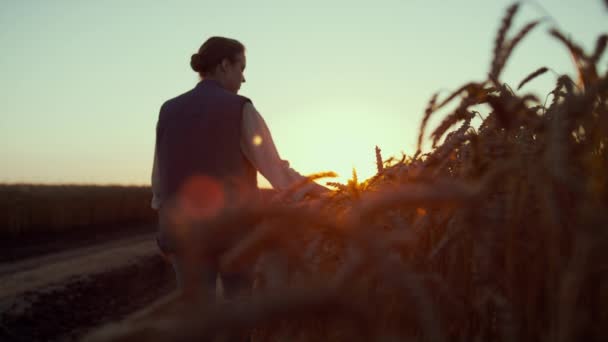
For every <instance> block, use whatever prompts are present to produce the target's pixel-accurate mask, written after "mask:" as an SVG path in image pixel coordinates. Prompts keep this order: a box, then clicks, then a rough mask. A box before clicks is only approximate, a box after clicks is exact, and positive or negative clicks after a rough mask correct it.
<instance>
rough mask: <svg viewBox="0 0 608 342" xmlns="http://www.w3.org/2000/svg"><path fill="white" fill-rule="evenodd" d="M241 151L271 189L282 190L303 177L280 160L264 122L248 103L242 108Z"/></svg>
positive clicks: (284, 161) (285, 161)
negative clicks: (268, 183)
mask: <svg viewBox="0 0 608 342" xmlns="http://www.w3.org/2000/svg"><path fill="white" fill-rule="evenodd" d="M241 129H242V131H241V150H242V151H243V154H244V155H245V156H246V157H247V158H248V159H249V161H250V162H251V164H252V165H253V166H254V167H255V168H256V169H257V170H258V171H259V172H260V173H261V174H262V175H263V176H264V177H266V179H267V180H268V181H269V182H270V184H271V185H272V187H273V188H275V189H277V190H284V189H287V188H289V187H290V186H291V185H293V184H294V183H295V182H298V181H301V180H303V179H304V178H306V177H304V176H302V175H301V174H300V173H298V172H297V171H296V170H294V169H293V168H291V167H290V166H289V162H288V161H287V160H283V159H281V157H280V156H279V153H278V151H277V148H276V146H275V144H274V141H273V140H272V136H271V134H270V130H269V129H268V126H267V125H266V122H265V121H264V119H263V118H262V116H261V115H260V113H259V112H258V111H257V110H256V108H255V107H254V106H253V104H251V103H250V102H247V103H246V104H245V106H244V107H243V120H242V128H241Z"/></svg>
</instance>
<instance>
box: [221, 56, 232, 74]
mask: <svg viewBox="0 0 608 342" xmlns="http://www.w3.org/2000/svg"><path fill="white" fill-rule="evenodd" d="M229 64H230V61H229V60H228V58H224V59H222V63H220V70H221V71H222V72H226V70H228V66H229Z"/></svg>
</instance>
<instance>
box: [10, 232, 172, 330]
mask: <svg viewBox="0 0 608 342" xmlns="http://www.w3.org/2000/svg"><path fill="white" fill-rule="evenodd" d="M173 287H174V284H173V279H172V273H171V270H170V268H169V267H168V265H166V263H165V262H164V260H163V259H162V258H161V257H160V255H159V254H158V251H157V247H156V243H155V240H154V234H149V233H147V234H141V235H137V236H132V237H129V238H123V239H120V240H116V241H110V242H106V243H103V244H100V245H95V246H89V247H84V248H76V249H72V250H68V251H64V252H60V253H53V254H48V255H45V256H42V257H34V258H30V259H27V260H23V261H20V262H12V263H1V264H0V341H53V340H60V341H63V340H74V339H77V338H78V336H81V334H82V333H84V332H86V331H87V330H88V329H90V328H92V327H95V326H97V325H99V324H103V323H104V322H107V321H111V320H116V319H120V318H121V317H124V316H125V315H128V314H129V313H131V312H133V311H135V310H137V309H139V308H141V307H143V306H145V305H147V304H149V303H150V302H152V301H154V300H156V299H158V298H159V297H160V296H163V295H166V294H167V293H169V292H170V291H171V290H172V288H173Z"/></svg>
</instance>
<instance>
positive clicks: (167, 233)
mask: <svg viewBox="0 0 608 342" xmlns="http://www.w3.org/2000/svg"><path fill="white" fill-rule="evenodd" d="M167 211H168V210H167V209H166V208H164V207H161V209H160V210H159V212H158V214H159V233H158V235H157V237H156V242H157V244H158V247H159V248H160V250H161V251H163V253H165V254H166V255H169V256H170V257H169V259H170V261H171V265H172V266H173V270H174V272H175V279H176V283H177V288H178V290H181V289H183V286H184V283H185V272H184V262H183V260H182V259H181V258H180V256H179V255H180V248H179V247H178V244H177V243H176V240H175V238H174V236H173V234H172V233H171V231H172V227H171V223H170V220H169V218H168V214H167ZM214 259H215V258H214ZM197 267H200V274H198V276H199V279H200V281H201V284H200V286H201V291H202V293H203V294H204V295H205V296H207V297H208V298H210V299H214V298H215V297H216V295H217V293H216V281H217V278H218V277H219V279H220V280H221V284H222V290H223V291H222V293H223V297H224V298H226V299H230V298H234V297H235V296H237V295H239V294H246V293H248V292H249V291H250V290H251V286H252V279H251V277H250V276H249V275H248V274H246V273H227V272H221V271H220V270H219V267H218V265H217V261H211V260H210V261H209V262H206V263H201V264H200V265H198V266H197Z"/></svg>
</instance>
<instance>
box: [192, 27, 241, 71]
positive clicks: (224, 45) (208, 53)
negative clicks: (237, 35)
mask: <svg viewBox="0 0 608 342" xmlns="http://www.w3.org/2000/svg"><path fill="white" fill-rule="evenodd" d="M243 52H245V46H244V45H243V44H241V42H239V41H238V40H236V39H230V38H225V37H211V38H209V39H207V41H205V42H204V43H203V45H201V48H200V49H198V52H197V53H195V54H193V55H192V57H191V58H190V66H191V67H192V70H194V71H196V72H198V73H199V74H200V75H201V77H202V76H203V75H206V74H207V73H209V72H211V71H213V70H214V69H215V67H216V66H217V65H218V64H220V63H221V62H222V60H223V59H224V58H227V59H228V60H229V61H230V62H233V63H234V62H236V56H237V55H239V54H240V53H243Z"/></svg>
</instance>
